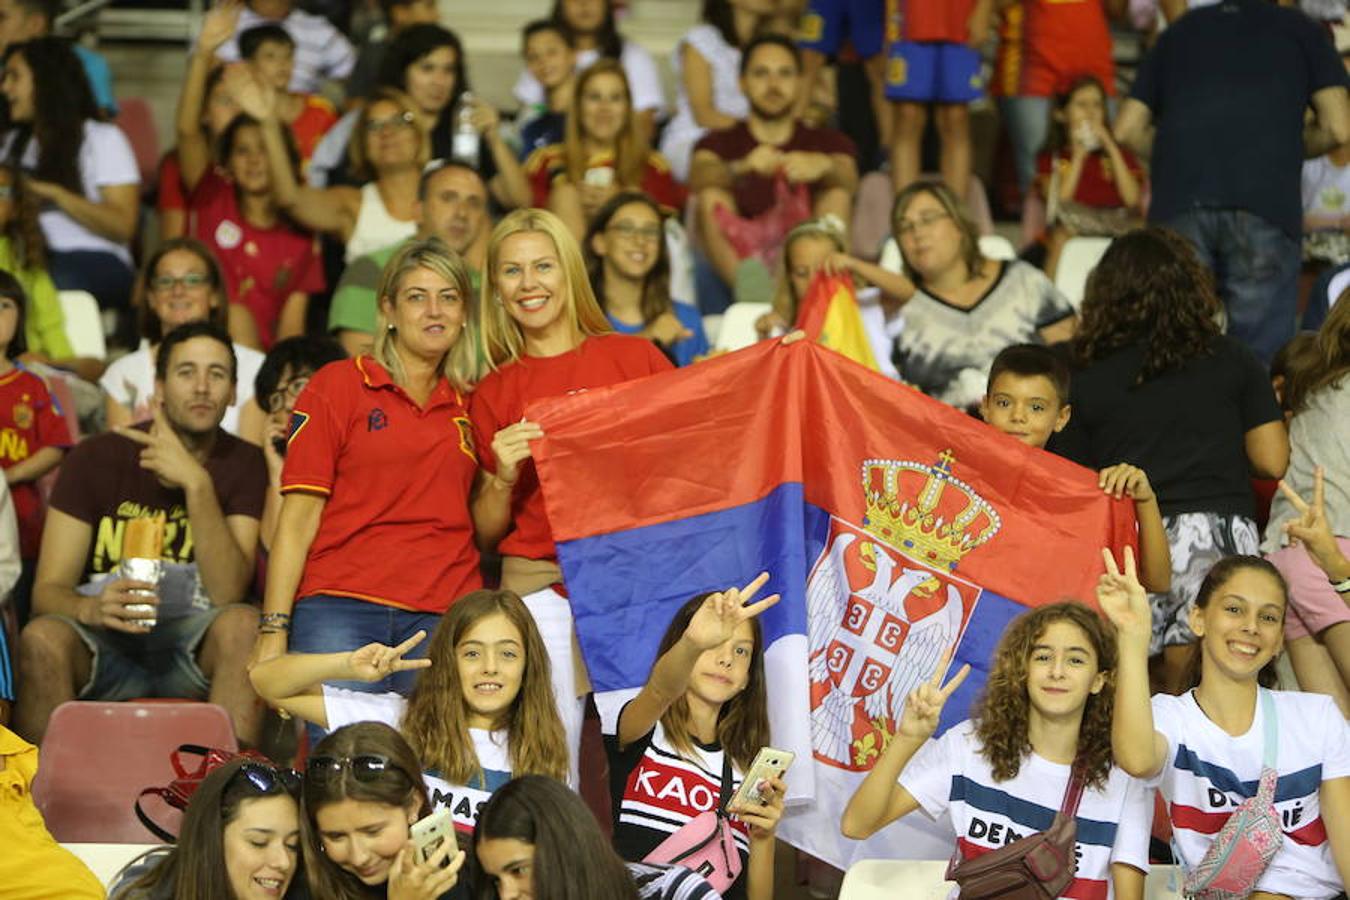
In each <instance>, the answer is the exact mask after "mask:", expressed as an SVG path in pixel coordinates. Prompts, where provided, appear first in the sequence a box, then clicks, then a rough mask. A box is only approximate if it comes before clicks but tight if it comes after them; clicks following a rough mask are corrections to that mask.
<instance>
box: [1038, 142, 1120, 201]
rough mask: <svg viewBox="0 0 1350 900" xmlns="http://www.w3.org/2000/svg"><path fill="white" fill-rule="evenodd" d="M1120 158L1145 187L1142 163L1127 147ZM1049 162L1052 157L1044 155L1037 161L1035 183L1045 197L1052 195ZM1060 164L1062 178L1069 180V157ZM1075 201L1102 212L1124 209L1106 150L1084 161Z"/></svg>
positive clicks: (1098, 151)
mask: <svg viewBox="0 0 1350 900" xmlns="http://www.w3.org/2000/svg"><path fill="white" fill-rule="evenodd" d="M1120 155H1121V157H1122V158H1123V159H1124V160H1125V166H1126V168H1128V169H1129V170H1130V171H1131V172H1133V173H1134V177H1135V178H1136V179H1138V180H1139V181H1140V183H1141V184H1142V182H1143V178H1144V167H1143V166H1141V165H1139V160H1138V159H1137V158H1136V157H1135V155H1134V154H1133V153H1131V152H1130V151H1129V150H1126V149H1125V148H1124V147H1121V148H1120ZM1050 161H1051V157H1050V154H1049V153H1042V154H1040V155H1039V156H1037V157H1036V183H1037V185H1038V186H1039V187H1040V190H1041V196H1042V197H1048V196H1049V195H1050ZM1058 163H1059V167H1060V168H1059V177H1060V178H1067V177H1068V174H1069V165H1070V163H1069V159H1068V157H1067V156H1066V155H1064V154H1062V153H1061V154H1060V155H1059V157H1058ZM1073 199H1074V200H1075V201H1077V202H1078V203H1082V204H1084V205H1085V206H1095V207H1098V208H1100V209H1113V208H1115V207H1118V206H1124V205H1125V201H1124V200H1123V199H1122V198H1121V196H1120V188H1118V187H1117V186H1116V173H1115V170H1114V167H1113V165H1112V163H1111V157H1109V156H1107V155H1106V152H1105V151H1104V150H1094V151H1093V152H1092V153H1090V154H1088V157H1087V158H1086V159H1085V160H1083V171H1082V173H1081V174H1080V175H1079V176H1078V188H1077V189H1076V190H1075V191H1074V192H1073Z"/></svg>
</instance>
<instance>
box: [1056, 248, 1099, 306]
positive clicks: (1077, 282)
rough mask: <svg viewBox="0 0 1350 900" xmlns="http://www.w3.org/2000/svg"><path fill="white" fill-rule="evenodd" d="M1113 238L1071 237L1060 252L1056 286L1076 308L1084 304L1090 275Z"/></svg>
mask: <svg viewBox="0 0 1350 900" xmlns="http://www.w3.org/2000/svg"><path fill="white" fill-rule="evenodd" d="M1109 246H1111V239H1110V238H1104V237H1076V238H1069V240H1067V241H1066V242H1065V243H1064V249H1063V250H1062V251H1061V252H1060V254H1059V267H1058V268H1057V269H1056V270H1055V287H1057V288H1059V289H1060V291H1061V292H1062V293H1063V294H1064V296H1065V297H1068V298H1069V302H1070V303H1072V304H1073V308H1074V309H1079V308H1080V307H1082V305H1083V294H1084V293H1085V292H1086V291H1087V280H1088V276H1089V275H1091V274H1092V270H1093V269H1095V268H1097V261H1098V260H1100V259H1101V258H1102V254H1103V253H1105V252H1106V248H1107V247H1109Z"/></svg>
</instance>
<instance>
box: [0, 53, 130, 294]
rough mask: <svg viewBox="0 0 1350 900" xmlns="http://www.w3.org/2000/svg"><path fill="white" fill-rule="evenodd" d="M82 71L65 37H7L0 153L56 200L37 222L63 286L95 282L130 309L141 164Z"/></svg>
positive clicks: (41, 193)
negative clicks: (102, 117)
mask: <svg viewBox="0 0 1350 900" xmlns="http://www.w3.org/2000/svg"><path fill="white" fill-rule="evenodd" d="M81 71H82V69H81V67H80V59H79V57H78V56H76V55H75V51H74V50H73V49H71V46H70V42H69V41H66V40H64V39H62V38H55V37H44V38H36V39H35V40H31V41H28V42H27V43H23V44H11V45H10V46H9V48H8V49H7V50H6V51H5V55H4V78H3V81H0V92H3V93H4V95H5V99H7V100H8V101H9V119H8V121H7V122H6V123H5V126H6V127H5V128H4V130H3V136H0V159H5V160H7V161H9V162H11V163H13V164H14V165H17V166H20V167H21V168H22V169H23V170H24V171H25V172H26V173H28V176H29V179H28V189H29V190H30V191H31V192H32V193H33V194H35V195H36V196H38V197H39V198H41V199H42V200H44V201H46V202H47V203H49V204H50V206H49V207H48V209H47V210H46V211H45V212H43V213H42V215H41V217H40V223H41V226H42V232H43V236H44V237H45V238H46V240H47V251H48V267H49V271H50V272H51V276H52V280H53V281H55V282H56V286H57V287H58V288H60V289H61V290H82V291H88V292H89V293H91V294H93V295H94V296H95V297H96V298H97V299H98V303H99V306H100V307H102V308H103V309H125V308H126V307H127V303H128V300H129V299H130V296H131V284H132V264H131V251H130V249H129V246H130V243H131V239H132V237H133V236H134V235H135V233H136V216H137V212H138V209H139V202H140V171H139V169H138V168H137V166H136V157H135V155H134V154H133V153H132V151H131V144H130V143H129V142H128V141H127V139H126V136H125V135H123V134H122V131H121V129H119V128H118V127H117V126H116V125H113V124H110V123H107V122H101V121H99V114H98V110H97V108H96V107H95V105H94V98H93V95H92V94H91V93H90V90H89V81H88V79H86V78H79V77H72V73H74V74H76V75H78V73H79V72H81Z"/></svg>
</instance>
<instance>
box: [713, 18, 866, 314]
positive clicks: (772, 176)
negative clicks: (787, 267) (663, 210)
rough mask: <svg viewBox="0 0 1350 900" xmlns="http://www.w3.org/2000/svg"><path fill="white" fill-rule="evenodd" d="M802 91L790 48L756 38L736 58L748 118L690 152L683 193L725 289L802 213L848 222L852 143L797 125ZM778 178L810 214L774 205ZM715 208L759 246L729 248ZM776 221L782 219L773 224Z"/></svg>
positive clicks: (854, 176) (854, 167)
mask: <svg viewBox="0 0 1350 900" xmlns="http://www.w3.org/2000/svg"><path fill="white" fill-rule="evenodd" d="M802 90H804V80H803V78H802V67H801V52H800V51H799V50H798V49H797V47H796V45H795V44H793V43H792V42H791V41H790V40H788V39H787V38H784V37H782V36H779V35H772V34H769V35H762V36H760V37H757V38H755V39H754V40H752V41H750V43H749V44H748V45H747V46H746V48H745V52H744V53H743V54H742V56H741V91H742V92H744V94H745V96H746V99H747V100H748V101H749V102H750V116H749V118H747V119H746V120H745V121H744V122H740V123H738V124H736V125H733V126H731V127H730V128H724V129H721V130H719V131H713V132H709V133H708V134H707V135H705V136H704V137H703V138H702V139H701V140H700V141H699V142H698V144H696V145H695V146H694V156H693V161H692V163H691V166H690V172H689V189H690V190H691V191H693V192H694V194H695V196H696V198H697V202H698V224H699V237H700V239H701V240H702V242H703V246H704V249H705V250H706V252H707V254H708V257H709V260H710V261H711V262H712V265H713V268H714V269H715V270H716V271H717V274H718V275H719V276H721V280H722V281H723V282H725V283H726V284H727V285H733V284H735V283H736V279H737V269H738V268H739V267H740V266H741V263H742V262H743V261H744V260H745V259H747V258H749V257H751V256H757V255H761V254H765V253H767V252H768V251H769V250H770V249H771V248H776V247H778V246H779V245H781V244H782V241H783V238H784V237H785V236H786V235H787V231H788V229H790V228H791V227H792V226H793V225H796V224H797V222H799V221H801V220H802V219H804V218H806V217H807V214H808V213H809V214H810V215H815V216H823V215H826V214H831V213H832V214H833V215H835V216H837V217H838V218H839V221H841V222H850V221H852V211H853V192H854V190H855V189H856V188H857V186H858V164H857V160H856V151H855V150H854V147H853V142H852V141H851V140H849V139H848V137H847V136H846V135H844V134H843V133H842V132H839V131H835V130H834V129H831V128H812V127H810V126H808V125H804V124H802V123H801V122H798V121H797V119H796V117H795V116H794V111H795V110H796V106H797V96H798V94H799V93H800V92H801V91H802ZM780 178H781V179H782V180H783V181H784V182H786V184H787V185H788V186H790V187H791V188H793V189H794V190H796V189H797V188H798V186H805V187H806V189H807V191H808V192H809V196H810V201H809V202H810V209H809V210H801V211H795V212H799V213H800V214H798V215H795V216H794V215H793V212H794V210H791V209H789V208H787V207H786V206H785V205H784V204H783V203H782V202H781V201H780V199H779V198H778V196H777V192H776V183H777V182H778V180H779V179H780ZM718 209H723V210H726V211H727V212H730V213H733V214H734V215H735V216H738V217H740V218H742V219H744V220H751V222H749V223H745V225H744V226H743V227H742V228H740V229H738V230H740V231H741V232H742V233H743V234H748V233H750V232H758V239H757V240H756V241H755V243H756V245H757V246H755V247H745V246H741V247H739V248H738V247H737V246H736V244H733V242H732V239H731V238H729V237H728V234H727V231H728V230H729V229H728V228H727V224H728V223H727V221H726V219H725V216H724V215H721V216H719V214H718V213H717V212H716V211H717V210H718ZM775 216H776V217H778V218H780V219H781V220H782V221H777V222H775V221H773V220H774V217H775ZM741 243H742V244H743V243H744V242H741ZM747 251H748V252H747ZM702 287H703V284H702V283H700V288H702ZM755 299H763V300H766V301H767V300H768V299H769V298H768V297H767V296H766V297H763V298H755ZM703 301H704V297H703V296H702V294H701V295H700V304H701V305H703V306H704V309H703V311H704V312H705V313H708V312H716V311H718V310H716V309H714V308H710V307H708V306H707V305H706V304H704V303H703Z"/></svg>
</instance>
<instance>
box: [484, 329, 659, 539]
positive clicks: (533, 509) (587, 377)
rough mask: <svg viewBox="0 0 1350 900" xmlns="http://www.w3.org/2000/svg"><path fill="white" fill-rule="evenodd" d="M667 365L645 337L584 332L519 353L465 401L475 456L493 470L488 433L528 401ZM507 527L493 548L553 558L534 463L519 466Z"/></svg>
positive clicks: (519, 415)
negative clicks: (576, 338)
mask: <svg viewBox="0 0 1350 900" xmlns="http://www.w3.org/2000/svg"><path fill="white" fill-rule="evenodd" d="M671 368H673V366H672V365H671V363H670V360H668V359H666V357H665V356H664V355H662V353H661V351H659V350H657V349H656V345H655V344H653V343H652V342H651V341H648V340H644V339H642V338H638V337H630V336H628V335H622V334H605V335H599V336H596V337H588V338H586V339H585V340H584V341H582V342H581V346H580V347H578V348H577V349H575V350H572V351H570V352H568V353H564V354H562V355H561V356H548V357H538V356H522V357H521V358H520V359H517V360H515V361H514V362H510V363H507V364H506V365H504V366H502V367H501V368H500V369H498V370H497V371H495V372H491V373H489V374H488V376H487V377H486V378H484V379H483V380H482V381H481V382H479V384H478V387H477V388H475V389H474V392H473V396H472V397H471V398H470V400H469V417H470V418H471V419H472V420H473V431H474V437H475V441H476V442H477V445H478V453H479V459H480V461H481V463H482V466H483V468H484V469H487V470H488V471H489V472H495V471H496V470H497V460H496V458H495V457H494V456H493V455H492V438H493V436H494V435H496V434H497V432H498V431H500V430H501V429H503V428H505V427H506V426H507V425H512V424H514V423H516V422H519V421H520V420H521V418H522V417H523V416H524V415H525V407H526V406H527V405H528V404H529V403H530V401H532V400H538V399H541V398H543V397H557V396H559V395H560V394H566V393H568V392H570V391H576V390H580V389H582V388H597V387H605V386H607V385H611V384H619V383H620V382H623V381H630V380H632V379H634V378H641V377H642V376H643V375H652V374H654V373H656V372H665V371H667V370H668V369H671ZM511 519H512V522H513V528H512V529H511V531H510V532H509V533H508V534H507V535H506V537H504V538H502V542H501V544H500V546H498V548H497V552H498V553H500V554H501V555H502V556H521V557H525V558H526V559H556V558H557V551H556V550H554V547H553V528H552V526H550V525H549V522H548V515H547V514H546V513H545V511H544V495H543V494H542V493H540V491H539V476H538V474H537V473H536V472H535V470H534V462H533V461H532V460H526V461H525V463H524V464H523V465H522V466H521V468H520V474H519V477H518V478H517V480H516V487H515V491H514V492H513V493H512V496H511Z"/></svg>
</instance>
